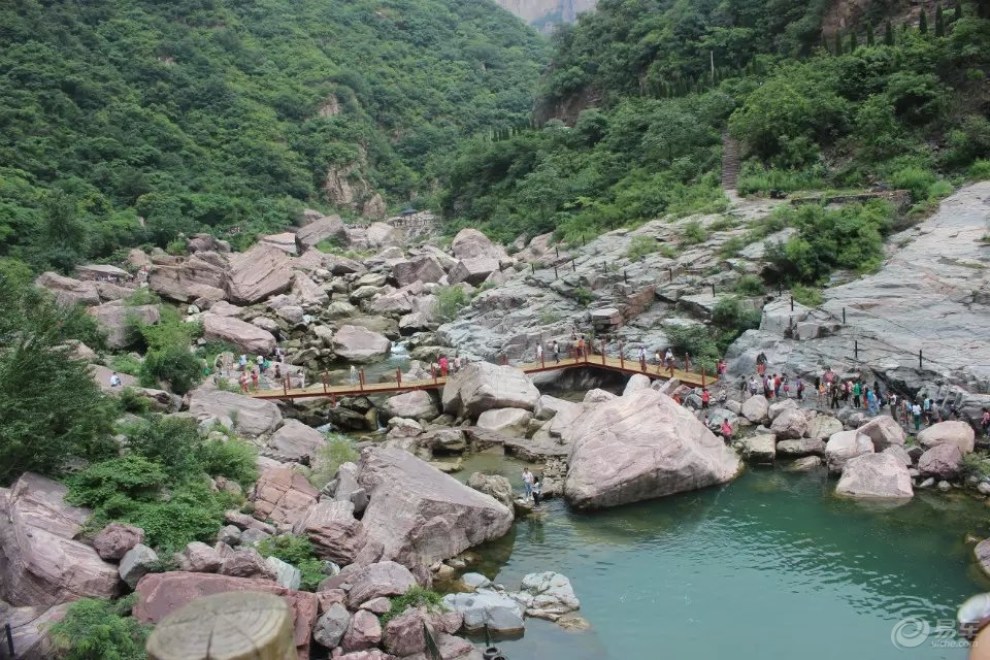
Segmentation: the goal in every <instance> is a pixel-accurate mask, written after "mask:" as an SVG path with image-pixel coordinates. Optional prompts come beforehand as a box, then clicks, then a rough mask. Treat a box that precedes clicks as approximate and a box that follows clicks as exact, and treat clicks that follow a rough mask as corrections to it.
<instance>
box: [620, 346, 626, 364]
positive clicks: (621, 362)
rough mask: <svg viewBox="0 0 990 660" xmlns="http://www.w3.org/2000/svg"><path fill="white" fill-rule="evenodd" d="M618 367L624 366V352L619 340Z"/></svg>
mask: <svg viewBox="0 0 990 660" xmlns="http://www.w3.org/2000/svg"><path fill="white" fill-rule="evenodd" d="M619 368H620V369H625V368H626V354H625V353H624V352H623V350H622V342H621V341H620V342H619Z"/></svg>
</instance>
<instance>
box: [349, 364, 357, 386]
mask: <svg viewBox="0 0 990 660" xmlns="http://www.w3.org/2000/svg"><path fill="white" fill-rule="evenodd" d="M350 381H351V385H357V384H358V372H357V367H355V366H354V365H353V364H352V365H351V375H350Z"/></svg>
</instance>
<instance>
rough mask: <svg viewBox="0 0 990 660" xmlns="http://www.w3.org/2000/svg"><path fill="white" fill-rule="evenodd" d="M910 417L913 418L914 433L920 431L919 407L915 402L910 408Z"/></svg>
mask: <svg viewBox="0 0 990 660" xmlns="http://www.w3.org/2000/svg"><path fill="white" fill-rule="evenodd" d="M911 417H913V418H914V432H915V433H917V432H918V431H920V430H921V406H920V405H918V402H917V401H915V402H914V404H913V405H912V406H911Z"/></svg>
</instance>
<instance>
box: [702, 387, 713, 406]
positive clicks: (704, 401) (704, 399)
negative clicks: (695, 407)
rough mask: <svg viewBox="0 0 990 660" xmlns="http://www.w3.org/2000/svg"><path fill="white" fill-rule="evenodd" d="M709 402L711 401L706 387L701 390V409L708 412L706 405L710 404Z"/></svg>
mask: <svg viewBox="0 0 990 660" xmlns="http://www.w3.org/2000/svg"><path fill="white" fill-rule="evenodd" d="M711 400H712V395H711V393H710V392H709V391H708V388H707V387H705V388H703V389H702V390H701V409H702V410H708V404H709V403H710V402H711Z"/></svg>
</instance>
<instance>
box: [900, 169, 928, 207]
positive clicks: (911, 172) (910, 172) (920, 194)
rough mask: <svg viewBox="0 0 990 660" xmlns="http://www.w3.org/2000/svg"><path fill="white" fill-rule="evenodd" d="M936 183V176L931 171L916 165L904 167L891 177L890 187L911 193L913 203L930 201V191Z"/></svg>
mask: <svg viewBox="0 0 990 660" xmlns="http://www.w3.org/2000/svg"><path fill="white" fill-rule="evenodd" d="M934 183H935V174H934V173H933V172H932V171H931V170H927V169H924V168H921V167H917V166H914V165H911V166H908V167H903V168H901V169H899V170H897V171H896V172H894V173H893V174H892V175H891V176H890V185H892V186H893V187H895V188H897V189H898V190H907V191H909V192H910V193H911V201H913V202H921V201H924V200H926V199H928V191H929V189H930V188H931V187H932V185H933V184H934Z"/></svg>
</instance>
